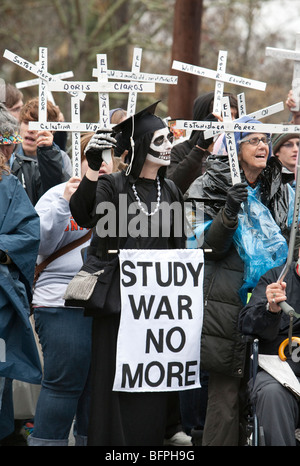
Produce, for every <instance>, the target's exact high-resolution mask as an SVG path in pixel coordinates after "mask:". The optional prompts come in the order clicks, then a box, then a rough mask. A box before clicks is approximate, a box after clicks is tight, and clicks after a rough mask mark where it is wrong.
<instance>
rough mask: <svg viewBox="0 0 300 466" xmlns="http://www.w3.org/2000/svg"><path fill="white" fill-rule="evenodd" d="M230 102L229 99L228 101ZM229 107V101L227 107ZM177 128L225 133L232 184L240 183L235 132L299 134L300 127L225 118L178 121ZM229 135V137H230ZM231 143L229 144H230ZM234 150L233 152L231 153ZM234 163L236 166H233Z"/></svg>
mask: <svg viewBox="0 0 300 466" xmlns="http://www.w3.org/2000/svg"><path fill="white" fill-rule="evenodd" d="M228 100H229V99H228ZM228 105H229V101H228V103H227V106H228ZM175 127H176V128H177V129H184V130H191V131H194V130H196V131H206V130H212V129H214V130H215V131H216V132H217V133H225V134H226V141H227V147H228V156H229V163H230V170H231V178H232V183H233V184H234V183H238V182H239V181H238V176H237V174H236V173H235V171H234V168H235V164H236V160H237V159H236V157H235V154H234V150H235V147H234V146H235V144H233V143H234V135H233V133H234V132H242V133H270V134H274V133H280V134H290V133H299V135H300V125H290V124H287V125H282V124H264V123H252V122H248V123H243V122H240V121H239V120H233V121H230V120H229V118H227V117H226V118H224V121H222V122H220V121H218V122H215V121H194V120H190V121H189V120H177V121H176V125H175ZM228 134H229V137H228ZM228 142H229V144H228ZM231 149H232V151H231ZM232 163H233V164H234V166H232Z"/></svg>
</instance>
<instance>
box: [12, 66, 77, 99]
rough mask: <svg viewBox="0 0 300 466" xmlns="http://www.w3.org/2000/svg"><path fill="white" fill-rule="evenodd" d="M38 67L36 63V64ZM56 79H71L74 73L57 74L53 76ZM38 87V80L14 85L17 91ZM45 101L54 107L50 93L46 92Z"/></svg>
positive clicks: (29, 80)
mask: <svg viewBox="0 0 300 466" xmlns="http://www.w3.org/2000/svg"><path fill="white" fill-rule="evenodd" d="M36 65H37V66H38V62H36ZM53 76H54V77H55V78H57V79H68V78H73V76H74V73H73V71H64V72H63V73H57V74H54V75H53ZM38 85H39V78H34V79H28V80H26V81H19V82H17V83H16V84H15V86H16V88H17V89H27V88H28V87H33V86H38ZM47 99H48V100H50V102H52V103H53V105H55V101H54V98H53V95H52V92H50V91H49V90H48V95H47Z"/></svg>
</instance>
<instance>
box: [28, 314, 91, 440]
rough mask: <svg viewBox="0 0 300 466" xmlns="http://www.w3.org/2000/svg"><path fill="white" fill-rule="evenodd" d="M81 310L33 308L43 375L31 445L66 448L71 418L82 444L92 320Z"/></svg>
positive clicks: (85, 420) (85, 429) (86, 405)
mask: <svg viewBox="0 0 300 466" xmlns="http://www.w3.org/2000/svg"><path fill="white" fill-rule="evenodd" d="M83 312H84V311H83V310H82V309H78V308H77V309H76V308H63V307H62V308H55V307H51V308H49V307H40V308H35V310H34V318H35V328H36V331H37V334H38V336H39V340H40V343H41V346H42V351H43V359H44V374H43V380H42V388H41V392H40V396H39V399H38V403H37V407H36V414H35V418H34V430H33V433H32V434H31V435H30V437H29V438H28V445H30V446H40V445H43V446H46V445H47V446H51V445H52V446H56V445H62V446H63V445H66V446H67V445H68V437H69V434H70V430H71V426H72V422H73V419H74V417H75V419H76V432H74V436H75V444H76V445H85V444H86V439H87V431H88V421H89V405H90V386H89V385H90V384H89V372H90V360H91V328H92V319H91V318H90V317H84V315H83Z"/></svg>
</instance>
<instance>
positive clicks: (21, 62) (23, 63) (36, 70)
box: [3, 47, 85, 100]
mask: <svg viewBox="0 0 300 466" xmlns="http://www.w3.org/2000/svg"><path fill="white" fill-rule="evenodd" d="M43 48H44V47H43ZM3 56H4V58H7V60H10V61H11V62H12V63H14V64H15V65H18V66H20V67H21V68H24V69H25V70H27V71H29V72H30V73H32V74H34V75H35V76H37V77H38V78H41V79H43V80H44V81H46V82H47V83H50V82H62V83H63V81H61V80H60V79H58V78H57V77H56V76H55V75H52V74H50V73H48V72H46V71H44V69H43V68H42V67H41V66H40V65H35V64H33V63H30V62H29V61H27V60H25V59H24V58H22V57H20V56H19V55H17V54H15V53H12V52H10V51H9V50H7V49H6V50H5V51H4V54H3ZM66 92H68V93H69V94H70V95H72V96H74V97H76V96H78V97H79V98H80V100H84V99H85V94H84V93H83V92H77V91H72V90H69V91H66Z"/></svg>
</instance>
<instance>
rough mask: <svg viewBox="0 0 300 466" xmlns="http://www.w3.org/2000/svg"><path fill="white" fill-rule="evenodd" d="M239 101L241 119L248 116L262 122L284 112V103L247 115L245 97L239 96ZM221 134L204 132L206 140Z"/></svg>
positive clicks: (212, 131)
mask: <svg viewBox="0 0 300 466" xmlns="http://www.w3.org/2000/svg"><path fill="white" fill-rule="evenodd" d="M237 101H238V109H239V117H242V116H245V115H247V116H248V117H249V118H253V119H255V120H261V119H262V118H266V117H268V116H270V115H274V114H275V113H278V112H281V111H282V110H284V105H283V102H277V103H276V104H273V105H270V106H268V107H264V108H261V109H260V110H256V112H252V113H248V114H247V111H246V101H245V95H244V94H243V93H241V94H238V95H237ZM221 133H222V131H216V130H214V129H209V130H207V131H204V138H205V139H209V138H212V137H214V136H218V135H219V134H221Z"/></svg>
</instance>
